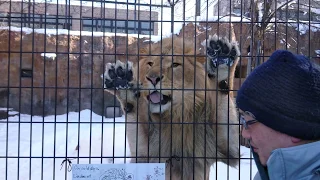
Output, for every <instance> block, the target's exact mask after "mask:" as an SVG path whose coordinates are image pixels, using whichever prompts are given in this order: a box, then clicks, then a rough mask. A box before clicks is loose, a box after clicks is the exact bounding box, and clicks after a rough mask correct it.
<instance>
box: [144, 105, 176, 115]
mask: <svg viewBox="0 0 320 180" xmlns="http://www.w3.org/2000/svg"><path fill="white" fill-rule="evenodd" d="M170 108H171V102H168V103H166V104H153V103H149V111H150V112H151V113H157V114H162V113H164V112H165V111H167V110H169V109H170Z"/></svg>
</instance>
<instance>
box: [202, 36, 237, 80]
mask: <svg viewBox="0 0 320 180" xmlns="http://www.w3.org/2000/svg"><path fill="white" fill-rule="evenodd" d="M204 42H205V41H204ZM206 50H207V65H208V66H207V70H208V73H209V75H214V73H215V71H216V69H217V68H218V67H219V66H221V65H227V66H232V65H233V63H234V61H235V60H236V59H237V57H238V56H239V55H240V51H239V47H238V45H237V43H236V42H234V41H232V42H229V41H228V39H227V38H225V37H223V38H221V37H218V36H217V35H214V36H210V37H209V38H208V39H207V44H206Z"/></svg>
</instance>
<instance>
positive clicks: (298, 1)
mask: <svg viewBox="0 0 320 180" xmlns="http://www.w3.org/2000/svg"><path fill="white" fill-rule="evenodd" d="M297 5H298V9H297V11H296V12H297V14H298V17H297V23H298V30H297V50H296V53H297V54H299V51H300V48H299V39H300V12H299V11H300V0H297Z"/></svg>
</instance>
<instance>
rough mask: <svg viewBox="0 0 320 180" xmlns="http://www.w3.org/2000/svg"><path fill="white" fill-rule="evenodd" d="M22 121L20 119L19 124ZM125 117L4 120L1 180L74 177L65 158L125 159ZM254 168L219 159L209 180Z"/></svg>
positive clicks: (86, 113)
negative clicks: (68, 169) (231, 165)
mask: <svg viewBox="0 0 320 180" xmlns="http://www.w3.org/2000/svg"><path fill="white" fill-rule="evenodd" d="M10 113H11V114H16V112H12V111H11V112H10ZM19 121H20V122H21V123H17V122H19ZM124 121H125V118H124V117H120V118H115V119H113V118H111V119H106V118H104V117H102V116H99V115H97V114H94V113H93V112H92V111H90V110H83V111H81V112H80V113H79V112H70V113H68V114H64V115H57V116H47V117H39V116H30V115H25V114H20V115H16V116H13V117H10V118H9V120H8V121H7V120H6V119H4V120H0V147H1V148H0V179H1V180H2V179H3V180H5V179H6V178H7V179H8V180H16V179H18V175H19V179H21V180H26V179H31V180H38V179H39V180H40V179H44V180H47V179H48V180H51V179H57V180H64V179H69V180H70V179H71V177H72V176H71V175H72V172H68V171H67V170H66V164H65V163H64V165H63V167H62V169H61V163H62V161H63V160H64V159H65V158H66V157H68V158H69V159H70V160H71V161H72V163H73V164H78V163H79V164H88V163H89V162H91V164H101V163H104V164H106V163H113V159H112V157H115V158H114V163H117V164H119V163H124V161H125V159H124V158H123V157H124V156H125V155H127V156H129V148H128V144H127V142H126V138H125V126H124V123H123V122H124ZM31 122H32V123H31ZM55 122H57V123H55ZM66 122H69V123H66ZM90 122H93V123H90ZM78 142H79V144H80V146H79V152H78V151H77V150H76V148H77V144H78ZM90 147H91V148H90ZM101 150H102V151H101ZM90 151H91V152H90ZM78 153H79V154H78ZM90 153H91V155H90ZM241 153H243V154H244V156H243V158H249V157H250V150H249V149H248V148H245V147H241ZM7 156H8V157H9V158H7V159H6V158H5V157H7ZM89 156H91V158H90V159H89V158H88V157H89ZM101 156H103V157H106V158H103V159H102V158H100V157H101ZM17 157H20V158H19V159H18V158H17ZM30 157H31V158H30ZM41 157H45V158H41ZM53 157H55V158H53ZM78 157H84V158H78ZM117 157H119V158H117ZM126 160H127V161H126V162H128V160H129V159H126ZM30 167H31V169H30ZM216 169H217V170H218V175H217V178H216ZM256 172H257V169H256V167H255V165H254V161H253V160H250V159H243V160H241V165H240V172H239V170H237V169H234V168H230V167H229V168H228V167H227V166H226V165H224V164H222V163H218V164H217V167H216V166H213V167H212V168H211V175H210V179H212V180H213V179H218V180H224V179H231V180H233V179H245V180H248V179H250V177H251V178H252V177H253V176H254V174H255V173H256ZM239 174H240V178H239ZM6 175H7V177H6Z"/></svg>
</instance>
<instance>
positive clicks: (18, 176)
mask: <svg viewBox="0 0 320 180" xmlns="http://www.w3.org/2000/svg"><path fill="white" fill-rule="evenodd" d="M10 2H11V0H10ZM22 7H23V3H22V2H21V9H23V8H22ZM10 16H11V13H10ZM20 21H21V24H22V13H21V20H20ZM10 33H11V31H9V37H10ZM9 46H10V45H9ZM22 47H23V46H22V25H21V29H20V71H21V69H22V68H23V66H22ZM8 71H10V69H8ZM20 73H21V72H20ZM32 78H33V77H32ZM19 81H20V82H19V112H21V109H22V108H21V99H22V95H21V91H22V85H21V83H22V80H21V75H20V77H19ZM20 130H21V115H20V113H19V124H18V164H17V179H19V178H20ZM7 131H8V129H7ZM30 142H32V141H30Z"/></svg>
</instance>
